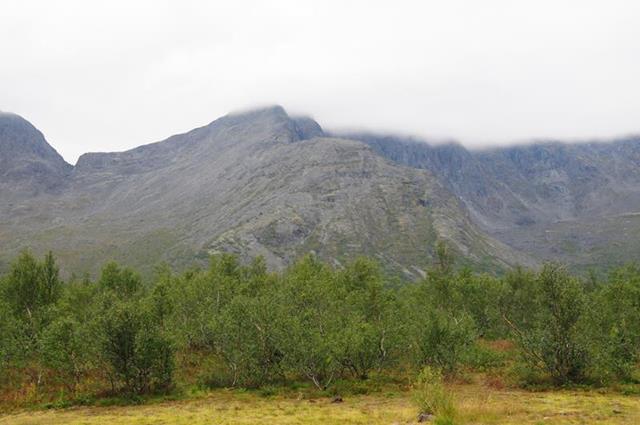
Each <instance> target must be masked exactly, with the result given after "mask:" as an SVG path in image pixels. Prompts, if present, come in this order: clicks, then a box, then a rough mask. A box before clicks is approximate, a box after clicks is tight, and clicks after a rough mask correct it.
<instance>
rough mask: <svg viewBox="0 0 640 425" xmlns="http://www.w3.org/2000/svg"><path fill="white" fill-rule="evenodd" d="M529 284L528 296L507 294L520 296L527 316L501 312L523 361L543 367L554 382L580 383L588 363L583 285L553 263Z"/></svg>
mask: <svg viewBox="0 0 640 425" xmlns="http://www.w3.org/2000/svg"><path fill="white" fill-rule="evenodd" d="M532 284H533V290H532V291H531V293H530V294H529V295H530V296H529V298H528V299H522V298H521V294H517V293H516V294H510V295H508V296H507V298H509V297H511V298H512V299H520V300H521V301H522V304H523V306H524V309H525V310H526V311H529V312H531V316H528V317H527V316H524V315H522V314H519V315H518V316H516V317H509V315H508V312H505V315H504V318H505V321H506V322H507V323H508V324H509V326H510V327H511V329H512V332H513V336H514V338H515V339H516V341H517V343H518V344H519V346H520V349H521V352H522V354H523V357H524V360H525V361H526V362H527V363H529V364H530V365H531V366H532V367H537V368H540V369H542V370H544V371H545V372H546V373H548V374H549V375H550V376H551V378H552V379H553V380H554V382H556V383H557V384H566V383H570V382H573V383H576V382H582V381H583V380H584V379H585V372H586V369H587V366H588V362H589V358H588V351H587V346H586V341H585V332H584V326H583V325H584V320H583V319H584V317H585V312H586V307H587V304H586V299H585V293H584V288H583V287H582V285H581V283H580V282H579V281H578V280H577V279H576V278H574V277H572V276H570V275H569V274H568V273H567V272H566V271H565V270H564V269H563V268H562V267H561V266H558V265H555V264H547V265H545V266H544V267H543V268H542V270H541V271H540V273H539V274H538V276H537V278H536V279H535V280H533V281H532ZM515 287H516V288H517V290H520V289H522V288H520V287H519V286H515ZM527 291H528V290H527ZM508 310H509V311H513V310H514V309H513V308H512V307H511V308H509V309H508Z"/></svg>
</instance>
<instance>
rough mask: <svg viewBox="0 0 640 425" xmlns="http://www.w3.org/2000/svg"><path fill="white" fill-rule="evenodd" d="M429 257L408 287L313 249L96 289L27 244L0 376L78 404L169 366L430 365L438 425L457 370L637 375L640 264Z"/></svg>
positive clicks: (18, 263) (594, 377)
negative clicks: (580, 274)
mask: <svg viewBox="0 0 640 425" xmlns="http://www.w3.org/2000/svg"><path fill="white" fill-rule="evenodd" d="M436 252H437V254H438V260H437V261H436V263H435V264H434V266H433V267H432V268H431V269H430V270H428V272H427V274H426V276H425V278H424V279H422V280H421V281H419V282H416V283H413V284H407V285H405V286H403V287H399V286H397V285H395V286H394V285H391V284H390V283H389V281H388V280H387V279H385V277H384V275H383V274H382V272H381V270H380V268H379V266H378V264H377V263H376V262H375V261H373V260H371V259H367V258H358V259H355V260H354V261H351V262H348V263H346V264H345V265H344V267H342V266H340V267H332V266H330V265H329V264H327V263H325V262H322V261H320V260H319V259H318V258H316V257H315V256H312V255H308V256H306V257H303V258H301V259H300V260H299V261H297V262H295V263H293V264H292V265H291V266H290V267H288V268H287V269H286V270H284V271H282V272H279V273H269V272H268V271H267V268H266V265H265V262H264V260H263V259H261V258H258V259H255V260H254V261H253V262H251V263H250V264H241V263H240V262H239V261H238V259H237V258H236V257H235V256H232V255H220V256H214V257H212V258H211V260H210V264H209V267H207V268H204V269H193V270H188V271H186V272H184V273H182V274H179V275H176V274H173V273H172V271H171V269H170V268H169V267H168V266H166V265H162V266H159V267H157V268H156V273H155V278H154V281H153V282H152V283H151V284H149V285H145V286H143V285H142V282H141V279H140V277H139V276H138V274H137V273H136V272H135V271H133V270H131V269H128V268H123V267H121V266H119V265H117V264H115V263H109V264H107V265H105V267H104V268H103V270H102V273H101V275H100V278H99V279H98V280H97V282H95V283H94V282H91V280H90V279H89V278H87V277H85V278H84V279H77V278H75V277H74V278H72V279H70V281H69V282H66V283H65V282H62V281H61V280H60V278H59V274H58V268H57V266H56V263H55V260H54V258H53V256H52V255H51V254H50V253H49V254H47V256H45V257H44V259H43V260H41V261H39V260H37V259H35V258H34V257H33V256H32V255H31V254H30V253H29V252H24V253H22V254H21V255H20V256H19V257H18V258H17V259H16V260H15V261H14V262H13V264H12V265H11V268H10V270H9V272H8V273H6V274H5V275H4V276H0V369H3V370H5V371H10V372H11V376H16V377H18V376H19V377H20V378H19V379H22V380H23V381H24V382H25V383H29V384H30V385H32V386H33V387H34V388H36V390H37V391H39V389H40V388H43V387H46V386H47V385H49V384H50V383H61V384H64V385H65V386H66V389H67V390H68V391H67V392H68V393H69V394H74V393H78V392H79V394H78V397H83V396H86V394H85V395H83V394H82V391H81V390H78V388H80V389H82V388H87V386H86V385H84V384H86V383H88V382H92V383H93V384H95V381H96V380H97V381H99V382H100V383H99V384H96V385H97V386H98V387H99V386H100V385H102V391H104V390H105V389H106V387H107V384H108V383H110V384H111V389H112V392H113V393H114V395H116V396H126V397H129V398H130V397H140V395H141V394H144V393H150V392H154V391H158V390H165V389H169V388H171V387H172V386H173V381H174V369H176V368H179V369H178V373H177V374H176V375H177V376H178V377H181V378H182V377H183V376H185V375H186V376H191V378H190V379H192V381H195V380H198V382H200V383H203V384H205V385H208V386H232V387H244V388H249V387H251V388H255V387H261V388H265V387H269V386H273V385H276V384H281V383H289V384H291V383H292V382H294V383H296V385H303V384H300V381H301V380H307V381H308V382H309V383H307V384H306V385H308V386H309V387H310V386H311V384H313V385H314V386H315V387H316V391H317V390H320V391H323V392H325V391H326V392H327V393H338V392H341V391H342V392H344V391H353V392H366V391H369V389H370V388H372V385H374V386H375V382H377V381H376V380H377V379H380V378H381V377H382V378H384V379H389V377H391V376H396V375H397V374H398V373H399V372H400V371H404V368H405V367H409V368H415V369H420V370H422V369H423V368H424V367H425V366H427V369H424V370H423V372H422V374H421V375H420V379H419V381H418V383H416V387H415V388H416V393H417V394H422V395H421V396H420V397H422V401H421V403H422V406H426V407H424V409H425V410H424V411H425V412H427V411H429V412H431V411H434V410H433V409H436V410H437V409H440V412H441V413H440V414H438V415H437V416H438V418H437V419H436V421H440V423H447V422H446V421H453V420H454V419H455V415H454V414H453V413H452V414H451V415H450V414H448V413H446V412H447V411H448V410H447V409H448V407H447V403H449V402H450V400H449V401H447V397H448V395H447V393H446V391H445V389H444V387H443V386H442V382H441V374H442V373H444V374H446V375H451V374H456V373H458V372H459V371H460V370H461V368H462V370H464V371H465V372H466V371H467V370H468V369H472V370H476V371H484V372H491V371H494V370H495V369H502V368H505V367H506V366H507V365H508V366H509V367H510V368H511V370H512V371H514V372H515V373H516V374H517V375H518V378H519V379H520V380H521V382H522V383H523V384H537V385H539V384H545V385H551V384H553V385H565V384H583V383H589V382H593V381H598V382H602V383H608V382H625V381H631V380H632V379H633V374H634V373H635V372H637V364H638V362H639V361H640V351H639V349H640V270H639V269H638V268H636V267H632V266H629V267H625V268H621V269H619V270H616V271H614V272H612V273H611V274H610V276H609V277H608V279H601V280H598V279H596V277H595V276H591V277H590V278H589V279H587V280H586V281H585V282H582V281H581V280H579V279H577V278H576V277H575V276H572V275H570V274H569V273H567V272H566V271H565V270H564V268H562V267H561V266H558V265H554V264H549V265H546V266H544V267H543V268H542V269H541V270H540V271H539V272H537V273H536V272H531V271H526V270H523V269H515V270H513V271H511V272H510V273H508V274H506V275H505V276H504V277H502V278H496V277H493V276H489V275H486V274H476V273H473V272H472V271H471V270H468V269H464V268H463V269H457V268H456V267H455V261H454V260H455V259H454V258H453V255H452V251H451V250H449V248H448V247H447V246H446V245H445V244H444V243H442V242H441V243H439V244H438V246H437V247H436ZM505 338H509V339H510V340H511V342H510V341H495V342H496V343H497V344H498V345H494V344H493V343H492V342H491V341H492V339H499V340H502V339H505ZM512 342H515V346H516V347H517V350H518V352H519V354H520V358H521V360H522V361H520V362H518V363H516V364H515V365H514V364H512V363H513V362H511V359H512V357H508V358H507V356H508V355H509V354H508V353H506V354H505V353H501V352H498V351H496V349H494V348H493V347H494V346H496V347H497V346H502V347H511V346H512ZM500 344H503V345H500ZM504 344H506V345H504ZM505 350H510V348H505ZM176 365H177V366H176ZM436 371H438V372H436ZM11 379H13V378H11ZM107 379H108V380H109V382H108V383H107ZM371 381H373V384H371V383H370V382H371ZM3 382H4V384H3ZM6 382H8V378H7V379H3V380H1V381H0V385H6ZM92 396H95V394H93V395H92ZM428 397H435V399H429V398H428ZM429 403H432V404H433V403H436V405H438V406H440V407H437V408H436V407H433V406H432V404H429ZM451 403H452V402H451ZM429 406H431V407H429ZM443 406H444V407H443ZM451 406H452V405H451ZM454 410H455V409H454ZM442 412H445V413H442ZM449 423H451V422H449Z"/></svg>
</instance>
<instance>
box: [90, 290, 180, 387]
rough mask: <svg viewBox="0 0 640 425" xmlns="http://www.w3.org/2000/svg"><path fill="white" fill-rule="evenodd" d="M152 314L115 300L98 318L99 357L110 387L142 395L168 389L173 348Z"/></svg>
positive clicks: (136, 303)
mask: <svg viewBox="0 0 640 425" xmlns="http://www.w3.org/2000/svg"><path fill="white" fill-rule="evenodd" d="M154 319H155V318H154V317H153V315H152V314H150V313H149V312H148V311H147V310H145V309H144V308H143V305H141V303H140V302H139V301H136V300H133V301H118V302H116V303H114V304H112V305H111V306H110V307H109V308H108V309H107V310H106V311H104V312H103V314H102V316H101V319H100V327H99V330H100V336H101V342H102V343H101V351H102V357H103V359H104V360H105V361H106V363H107V365H108V366H109V367H110V371H111V374H110V376H111V381H112V386H113V387H114V389H115V386H116V384H117V383H121V384H122V388H123V389H124V390H125V392H127V393H136V394H141V393H145V392H149V391H151V390H154V389H163V388H167V387H169V386H170V384H171V382H172V376H173V368H174V360H173V346H172V344H171V342H170V341H169V339H168V338H167V337H166V336H164V335H163V334H162V332H161V329H160V326H159V324H158V323H157V321H155V320H154Z"/></svg>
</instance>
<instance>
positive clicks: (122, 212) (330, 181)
mask: <svg viewBox="0 0 640 425" xmlns="http://www.w3.org/2000/svg"><path fill="white" fill-rule="evenodd" d="M13 117H14V118H12V119H13V120H16V122H17V123H19V124H15V125H14V126H13V127H11V130H10V131H6V132H5V133H0V134H2V136H0V137H1V138H0V146H1V147H2V150H0V161H2V162H0V163H1V164H3V168H2V169H1V171H0V176H2V177H0V184H2V185H3V186H2V187H14V188H20V189H19V190H17V193H19V194H20V195H21V196H19V197H17V198H10V197H9V196H8V195H6V197H5V193H4V192H2V197H3V202H2V203H0V217H2V219H1V220H0V247H1V248H0V259H4V261H5V262H6V261H7V259H8V258H10V257H11V256H12V255H15V253H16V252H17V251H19V250H20V249H22V248H24V247H27V246H30V247H32V248H33V249H34V250H36V251H42V250H45V249H53V250H54V251H56V253H57V254H58V256H59V257H60V260H61V262H62V264H63V266H64V268H65V270H67V271H68V272H69V271H75V272H78V273H82V272H85V271H87V272H95V271H97V269H98V268H99V267H100V265H101V264H102V263H103V262H105V261H107V260H109V259H115V260H118V261H121V262H123V263H126V264H131V265H134V266H137V267H142V268H143V269H146V271H147V272H149V271H150V270H151V268H152V267H153V265H154V264H156V263H157V262H159V261H167V262H169V263H171V264H174V265H176V266H185V265H188V264H190V263H192V262H193V261H194V259H204V258H205V257H206V256H207V255H209V254H211V253H216V252H233V253H237V254H239V255H240V256H241V257H243V258H250V257H253V256H256V255H262V256H264V257H265V259H266V260H267V263H268V264H269V265H270V266H271V267H273V268H280V267H283V266H285V265H286V264H288V263H290V262H291V261H293V259H295V258H296V257H298V256H300V255H302V254H304V253H307V252H310V251H313V252H315V253H317V255H319V256H320V257H322V258H324V259H327V260H330V261H333V262H334V263H336V264H340V263H342V262H344V261H345V260H347V259H349V258H353V257H355V256H357V255H361V254H366V255H371V256H375V257H377V258H378V259H379V260H380V261H381V263H382V264H383V265H384V266H385V268H386V269H387V270H388V271H389V272H390V273H394V274H397V275H402V276H405V277H407V278H416V277H419V276H421V274H422V273H423V271H424V269H425V268H426V267H427V265H428V264H429V263H430V262H431V261H432V256H433V245H434V242H435V240H436V239H438V238H442V239H446V240H448V241H449V242H450V244H451V246H452V247H453V248H454V249H455V250H456V251H458V252H459V253H460V254H461V257H462V258H463V262H465V263H468V264H470V265H474V266H476V267H480V268H484V269H495V268H505V267H509V266H512V265H515V264H526V265H531V264H535V263H536V260H535V259H533V258H532V257H530V256H528V255H525V254H522V253H520V252H519V251H517V250H514V249H512V248H510V247H508V246H507V245H505V244H503V243H501V242H499V241H498V240H496V239H495V238H493V237H491V236H489V235H488V234H487V233H486V232H485V231H483V230H481V229H480V227H479V226H477V225H476V224H475V223H474V222H473V219H472V214H470V212H469V210H468V207H467V206H466V205H465V203H464V202H461V201H460V199H459V198H458V197H457V196H456V195H455V194H454V192H453V191H452V190H450V189H449V188H447V185H446V184H445V183H443V181H441V180H440V179H439V178H437V177H436V176H435V175H434V173H433V171H429V170H428V169H418V168H415V167H407V166H405V165H402V164H398V163H396V162H394V161H390V160H389V159H385V158H384V157H383V156H381V155H379V154H377V153H376V151H375V149H372V148H371V147H369V146H367V145H366V144H364V143H362V142H359V141H354V140H347V139H344V138H336V137H328V136H327V135H326V134H325V133H324V132H323V130H322V128H321V127H320V125H318V123H316V122H315V121H314V120H312V119H310V118H306V117H299V118H296V117H293V118H292V117H290V116H289V115H288V114H287V113H286V112H285V111H284V109H282V108H281V107H279V106H276V107H269V108H264V109H260V110H254V111H250V112H246V113H241V114H230V115H227V116H225V117H222V118H220V119H218V120H216V121H214V122H212V123H211V124H209V125H206V126H204V127H201V128H197V129H195V130H192V131H190V132H188V133H185V134H180V135H175V136H172V137H170V138H168V139H166V140H164V141H162V142H158V143H153V144H150V145H145V146H141V147H138V148H136V149H133V150H130V151H126V152H118V153H88V154H85V155H82V156H81V157H80V158H79V160H78V162H77V164H76V165H75V167H71V166H69V165H68V164H66V163H64V161H63V160H61V158H59V155H57V154H56V153H55V151H54V150H53V149H52V148H51V147H50V146H49V145H48V144H46V142H45V141H44V138H43V137H42V135H41V134H40V133H39V132H37V130H35V129H34V128H33V127H32V126H31V125H30V124H28V123H27V122H26V121H24V120H22V119H21V118H18V117H15V116H13ZM4 134H8V135H10V137H7V136H5V135H4ZM32 145H33V147H32ZM5 146H6V148H5ZM35 147H38V149H35ZM31 151H37V152H39V153H38V154H37V155H36V154H33V155H31V156H30V155H27V154H26V153H24V152H31ZM15 152H18V154H15ZM14 156H15V157H20V158H22V159H23V160H21V162H20V163H21V164H26V165H21V166H19V167H18V168H15V169H16V170H20V172H9V171H10V170H13V169H14V166H12V168H11V169H9V168H7V170H6V171H5V168H4V164H11V163H13V159H12V158H13V157H14ZM29 164H39V165H37V166H33V165H29ZM30 167H31V168H30ZM12 193H16V191H15V190H14V191H13V192H12ZM12 196H13V195H12ZM5 199H6V202H5Z"/></svg>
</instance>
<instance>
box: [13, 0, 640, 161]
mask: <svg viewBox="0 0 640 425" xmlns="http://www.w3.org/2000/svg"><path fill="white" fill-rule="evenodd" d="M271 103H278V104H281V105H283V106H284V107H285V108H286V109H287V110H288V111H289V112H293V113H306V114H309V115H311V116H313V117H314V118H316V119H317V120H318V121H319V122H320V124H321V125H323V126H324V127H325V128H328V129H336V128H338V129H339V128H368V129H371V130H383V131H396V132H399V133H401V134H415V135H420V136H424V137H432V138H433V137H434V138H455V139H458V140H460V141H461V142H462V143H464V144H466V145H468V146H477V145H482V144H487V143H489V144H502V143H507V142H514V141H516V142H517V141H522V140H526V139H530V138H542V137H553V138H566V139H574V138H590V137H610V136H615V135H623V134H628V133H637V132H640V1H634V0H629V1H619V0H602V1H590V0H580V1H569V0H564V1H563V0H554V1H547V0H520V1H514V0H510V1H509V0H505V1H500V0H483V1H478V0H468V1H462V0H460V1H455V0H454V1H451V0H447V1H444V0H443V1H425V0H423V1H403V0H393V1H390V0H388V1H373V0H369V1H350V0H341V1H331V0H317V1H305V0H291V1H235V0H234V1H231V0H225V1H184V0H181V1H157V0H156V1H134V0H127V1H115V0H109V1H88V0H78V1H64V0H58V1H31V0H0V110H4V111H12V112H16V113H19V114H21V115H23V116H24V117H25V118H27V119H28V120H30V121H31V122H33V123H34V125H36V126H37V127H38V128H39V129H40V130H42V131H43V133H45V136H46V137H47V139H48V140H49V142H50V143H51V144H52V145H53V146H54V147H55V148H56V149H57V150H58V151H59V152H60V153H61V154H62V155H63V156H64V157H65V158H66V159H67V160H68V161H70V162H72V163H73V162H75V161H76V159H77V157H78V156H79V155H80V154H81V153H83V152H87V151H113V150H123V149H127V148H132V147H135V146H138V145H141V144H144V143H149V142H153V141H157V140H161V139H164V138H166V137H168V136H170V135H171V134H174V133H178V132H183V131H187V130H189V129H191V128H193V127H196V126H199V125H203V124H206V123H208V122H210V121H212V120H213V119H215V118H217V117H219V116H221V115H224V114H225V113H227V112H229V111H232V110H236V109H241V108H247V107H251V106H252V105H264V104H271Z"/></svg>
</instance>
